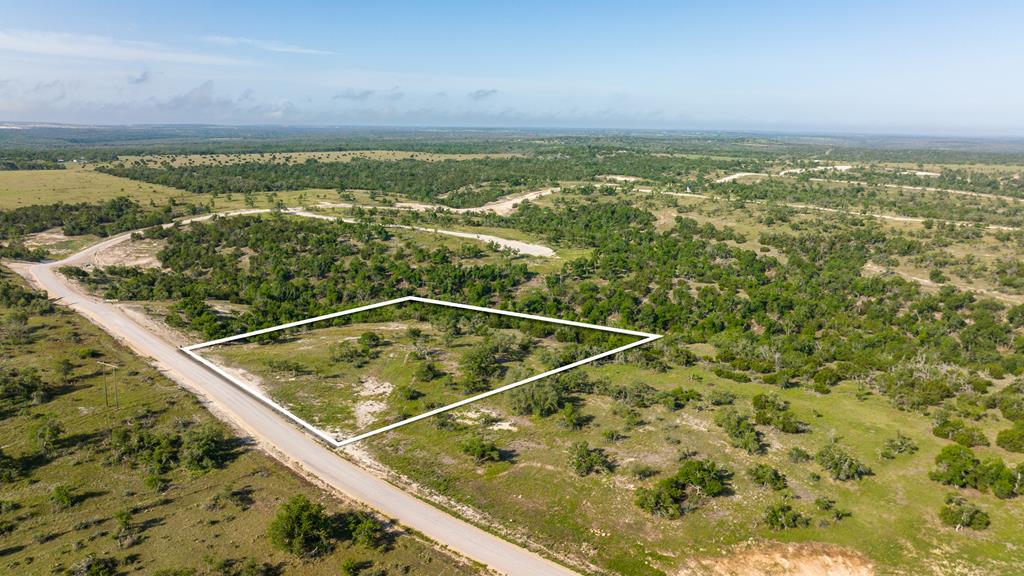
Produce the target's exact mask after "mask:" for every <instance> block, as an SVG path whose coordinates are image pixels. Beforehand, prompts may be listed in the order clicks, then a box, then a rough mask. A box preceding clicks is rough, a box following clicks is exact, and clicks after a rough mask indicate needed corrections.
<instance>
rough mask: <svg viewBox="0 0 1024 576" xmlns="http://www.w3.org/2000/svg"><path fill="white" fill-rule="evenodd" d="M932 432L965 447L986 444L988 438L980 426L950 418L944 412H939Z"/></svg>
mask: <svg viewBox="0 0 1024 576" xmlns="http://www.w3.org/2000/svg"><path fill="white" fill-rule="evenodd" d="M932 434H934V435H936V436H938V437H939V438H945V439H946V440H952V441H954V442H956V443H957V444H961V445H963V446H967V447H974V446H988V438H986V437H985V433H984V432H982V431H981V429H980V428H978V427H977V426H971V425H970V424H967V423H966V422H964V421H963V420H961V419H960V418H950V417H949V416H948V414H946V413H940V415H939V417H938V418H937V419H936V422H935V426H934V427H932Z"/></svg>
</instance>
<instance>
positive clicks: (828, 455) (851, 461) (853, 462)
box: [814, 442, 871, 480]
mask: <svg viewBox="0 0 1024 576" xmlns="http://www.w3.org/2000/svg"><path fill="white" fill-rule="evenodd" d="M814 460H815V461H816V462H817V463H818V465H820V466H821V467H822V468H824V469H825V471H826V472H828V474H829V476H831V477H832V478H833V479H834V480H859V479H860V478H863V477H864V476H867V475H869V474H871V468H869V467H868V466H867V465H865V464H863V463H862V462H860V461H859V460H857V459H856V458H854V457H853V456H851V455H850V454H849V453H848V452H847V451H846V449H844V448H843V447H842V446H840V445H839V444H838V443H836V442H829V443H828V444H826V445H825V446H823V447H822V448H821V449H820V450H818V453H817V454H815V455H814Z"/></svg>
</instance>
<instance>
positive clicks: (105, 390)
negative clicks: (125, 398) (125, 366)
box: [97, 361, 121, 410]
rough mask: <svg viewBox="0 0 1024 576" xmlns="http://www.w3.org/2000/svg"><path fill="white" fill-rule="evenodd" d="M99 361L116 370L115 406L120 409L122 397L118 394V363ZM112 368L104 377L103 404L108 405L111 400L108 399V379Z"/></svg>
mask: <svg viewBox="0 0 1024 576" xmlns="http://www.w3.org/2000/svg"><path fill="white" fill-rule="evenodd" d="M97 363H98V364H101V365H103V366H106V367H107V368H110V370H113V372H114V408H115V409H117V410H120V409H121V398H120V396H118V394H117V369H118V368H119V366H118V365H117V364H109V363H107V362H100V361H97ZM110 370H106V371H105V373H106V375H105V376H104V377H103V404H104V405H105V406H107V407H109V406H110V400H108V399H107V380H109V379H110Z"/></svg>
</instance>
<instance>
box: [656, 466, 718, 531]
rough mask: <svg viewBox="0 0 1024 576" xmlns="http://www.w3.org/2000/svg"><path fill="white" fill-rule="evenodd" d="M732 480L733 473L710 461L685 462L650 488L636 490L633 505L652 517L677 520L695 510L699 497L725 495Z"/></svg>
mask: <svg viewBox="0 0 1024 576" xmlns="http://www.w3.org/2000/svg"><path fill="white" fill-rule="evenodd" d="M731 478H732V472H730V471H729V470H728V469H726V468H722V467H720V466H718V464H715V463H714V462H712V461H710V460H686V461H685V462H683V464H682V466H681V467H680V468H679V471H678V472H676V473H675V474H673V475H672V476H670V477H668V478H665V479H663V480H661V481H659V482H658V483H657V484H656V485H655V486H654V487H653V488H640V489H638V490H637V491H636V505H637V506H639V507H640V508H641V509H643V510H645V511H647V512H648V513H650V514H653V515H655V516H663V517H665V518H679V517H680V516H682V515H683V514H685V513H686V512H687V511H688V510H692V509H693V508H696V506H697V505H698V504H699V501H700V498H701V497H704V496H710V497H714V496H721V495H724V494H726V493H728V491H729V480H730V479H731Z"/></svg>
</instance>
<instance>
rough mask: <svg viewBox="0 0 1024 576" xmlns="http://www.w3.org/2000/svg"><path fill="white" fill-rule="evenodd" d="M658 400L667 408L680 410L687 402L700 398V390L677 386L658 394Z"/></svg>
mask: <svg viewBox="0 0 1024 576" xmlns="http://www.w3.org/2000/svg"><path fill="white" fill-rule="evenodd" d="M658 400H659V401H660V402H661V404H662V405H663V406H665V408H668V409H669V410H682V409H683V408H685V407H686V405H687V404H688V403H690V402H694V401H698V400H700V392H697V391H696V390H688V389H685V388H682V387H681V386H677V387H675V388H673V389H671V390H666V391H665V392H662V393H661V394H658Z"/></svg>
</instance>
